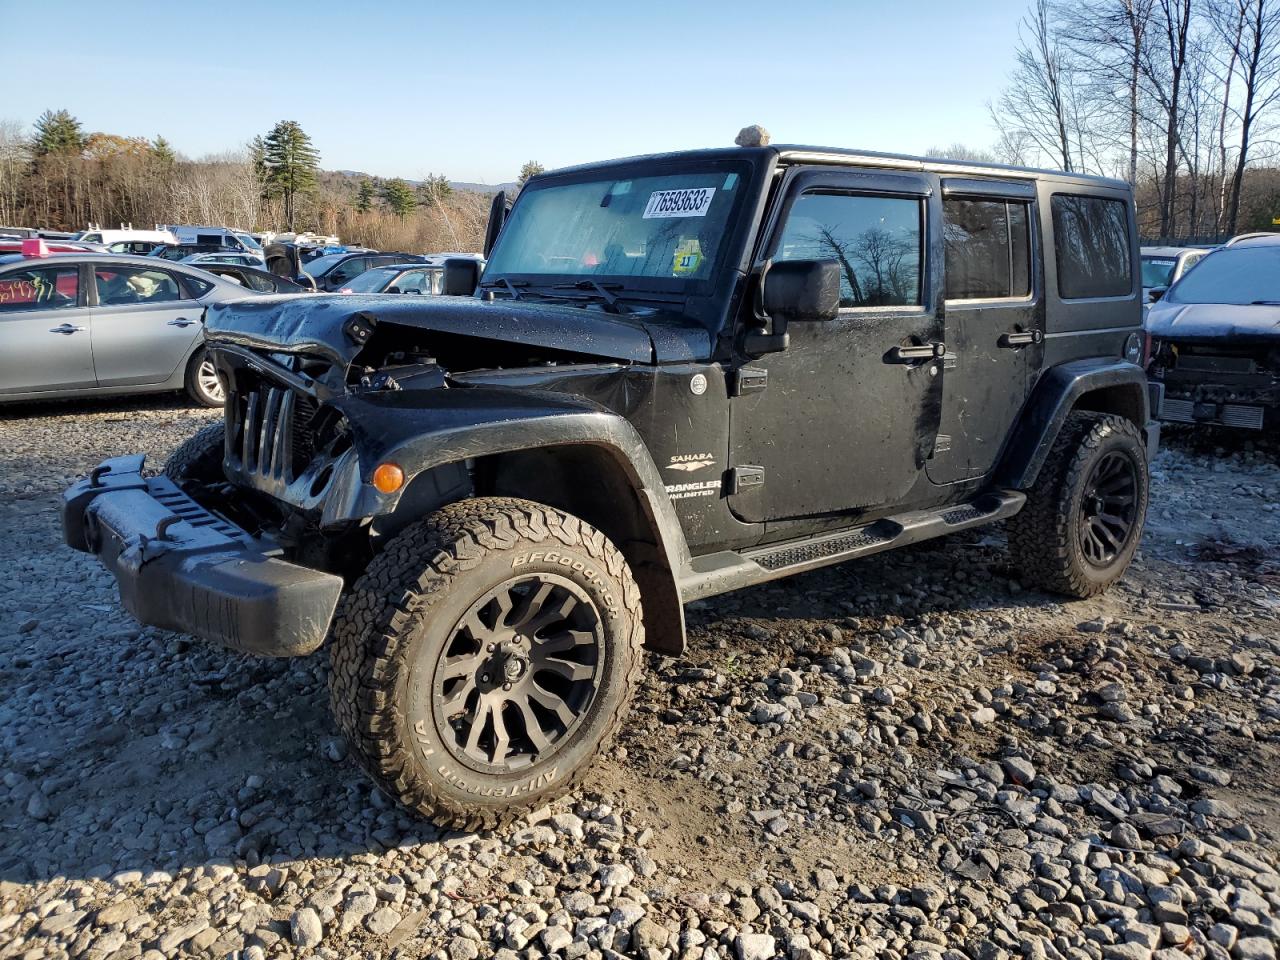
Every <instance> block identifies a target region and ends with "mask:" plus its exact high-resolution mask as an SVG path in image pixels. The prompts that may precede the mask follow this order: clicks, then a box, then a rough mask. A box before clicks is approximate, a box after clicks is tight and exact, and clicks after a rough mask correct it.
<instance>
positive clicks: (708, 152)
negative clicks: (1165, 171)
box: [538, 143, 1130, 191]
mask: <svg viewBox="0 0 1280 960" xmlns="http://www.w3.org/2000/svg"><path fill="white" fill-rule="evenodd" d="M736 157H741V158H744V159H760V158H764V159H776V160H777V161H778V162H781V163H812V164H824V163H826V164H834V165H838V166H856V167H880V168H892V169H897V170H918V171H930V172H933V173H942V174H949V175H952V176H966V177H969V176H978V177H995V178H1004V179H1018V180H1057V181H1060V182H1065V183H1073V184H1078V185H1081V186H1090V185H1092V186H1098V187H1107V188H1109V189H1118V190H1126V191H1127V190H1130V186H1129V183H1128V182H1127V181H1125V180H1118V179H1115V178H1112V177H1097V176H1093V175H1092V174H1084V173H1068V172H1066V171H1063V170H1046V169H1041V168H1038V167H1016V166H1010V165H1008V164H1002V163H989V162H983V161H977V160H948V159H943V158H939V157H917V156H913V155H911V154H905V153H883V152H879V151H875V150H855V149H850V148H846V147H815V146H805V145H802V144H777V143H775V144H770V145H769V146H767V147H707V148H703V149H698V150H677V151H671V152H668V153H651V154H638V155H636V156H632V157H619V158H618V159H616V160H602V161H594V162H591V163H583V164H577V165H574V166H570V167H561V168H559V169H556V170H549V171H547V173H544V174H539V177H538V179H540V178H541V177H545V176H556V175H560V174H574V173H583V172H587V171H591V170H603V169H606V168H608V167H611V166H616V165H621V164H632V163H638V162H642V161H649V162H670V161H673V160H732V159H734V158H736Z"/></svg>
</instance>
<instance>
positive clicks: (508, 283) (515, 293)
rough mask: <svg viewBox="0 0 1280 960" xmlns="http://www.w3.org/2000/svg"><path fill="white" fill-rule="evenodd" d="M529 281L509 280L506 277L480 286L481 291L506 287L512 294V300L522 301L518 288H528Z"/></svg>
mask: <svg viewBox="0 0 1280 960" xmlns="http://www.w3.org/2000/svg"><path fill="white" fill-rule="evenodd" d="M528 285H529V281H528V280H514V281H512V280H508V279H507V278H506V277H499V278H498V279H497V280H490V281H489V282H488V283H482V284H480V289H481V290H492V289H493V288H494V287H506V289H507V292H508V293H509V294H511V299H512V300H519V299H520V291H519V290H517V289H516V287H527V286H528Z"/></svg>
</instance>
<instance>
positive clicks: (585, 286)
mask: <svg viewBox="0 0 1280 960" xmlns="http://www.w3.org/2000/svg"><path fill="white" fill-rule="evenodd" d="M551 289H552V290H594V291H595V292H596V293H597V294H599V295H600V299H602V300H603V301H604V302H605V304H606V305H607V306H608V307H609V308H610V309H611V310H613V312H614V313H617V312H619V307H618V298H617V297H616V296H614V294H613V293H611V292H610V291H613V290H621V289H622V284H620V283H607V284H606V283H600V282H599V281H597V280H575V281H574V282H573V283H557V284H555V285H554V286H553V287H552V288H551Z"/></svg>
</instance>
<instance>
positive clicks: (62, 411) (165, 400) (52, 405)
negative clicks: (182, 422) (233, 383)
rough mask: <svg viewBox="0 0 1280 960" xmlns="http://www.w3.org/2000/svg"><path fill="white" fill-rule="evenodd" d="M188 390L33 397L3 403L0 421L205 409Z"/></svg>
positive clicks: (0, 406)
mask: <svg viewBox="0 0 1280 960" xmlns="http://www.w3.org/2000/svg"><path fill="white" fill-rule="evenodd" d="M205 409H208V408H206V407H201V406H200V405H199V404H196V403H193V402H192V401H191V399H190V398H189V397H187V395H186V394H185V393H145V394H140V395H130V396H121V397H88V398H84V397H81V398H78V399H74V400H32V401H24V402H21V403H5V404H0V422H4V421H6V420H35V419H44V418H49V417H75V416H82V415H84V416H88V415H102V414H111V413H133V412H135V411H140V410H147V411H155V410H195V411H200V410H205Z"/></svg>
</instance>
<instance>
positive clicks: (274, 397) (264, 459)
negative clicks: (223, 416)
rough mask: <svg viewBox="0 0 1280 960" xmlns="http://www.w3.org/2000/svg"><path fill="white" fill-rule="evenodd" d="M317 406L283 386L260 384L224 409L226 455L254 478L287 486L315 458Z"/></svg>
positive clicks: (240, 395)
mask: <svg viewBox="0 0 1280 960" xmlns="http://www.w3.org/2000/svg"><path fill="white" fill-rule="evenodd" d="M315 416H316V404H315V401H314V400H312V399H311V398H310V397H307V396H305V395H303V394H299V393H295V392H294V391H293V390H290V389H288V388H287V387H277V386H271V385H268V384H263V385H261V386H258V387H257V388H255V389H252V390H249V391H246V392H244V393H238V394H236V395H235V396H234V397H233V398H232V403H231V405H230V407H229V417H230V421H231V422H230V424H229V426H230V429H229V430H228V431H227V456H228V458H229V459H231V460H232V461H233V462H235V463H236V464H237V465H238V466H239V468H240V470H241V471H243V472H244V473H245V474H247V475H249V476H253V477H259V478H262V479H264V480H269V481H274V482H275V483H284V484H290V483H292V482H293V481H294V480H295V479H296V478H297V477H298V476H299V475H300V474H301V473H302V471H303V470H305V469H306V467H307V464H309V463H310V462H311V460H312V458H313V457H314V456H315V450H316V441H315V432H314V421H315Z"/></svg>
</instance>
